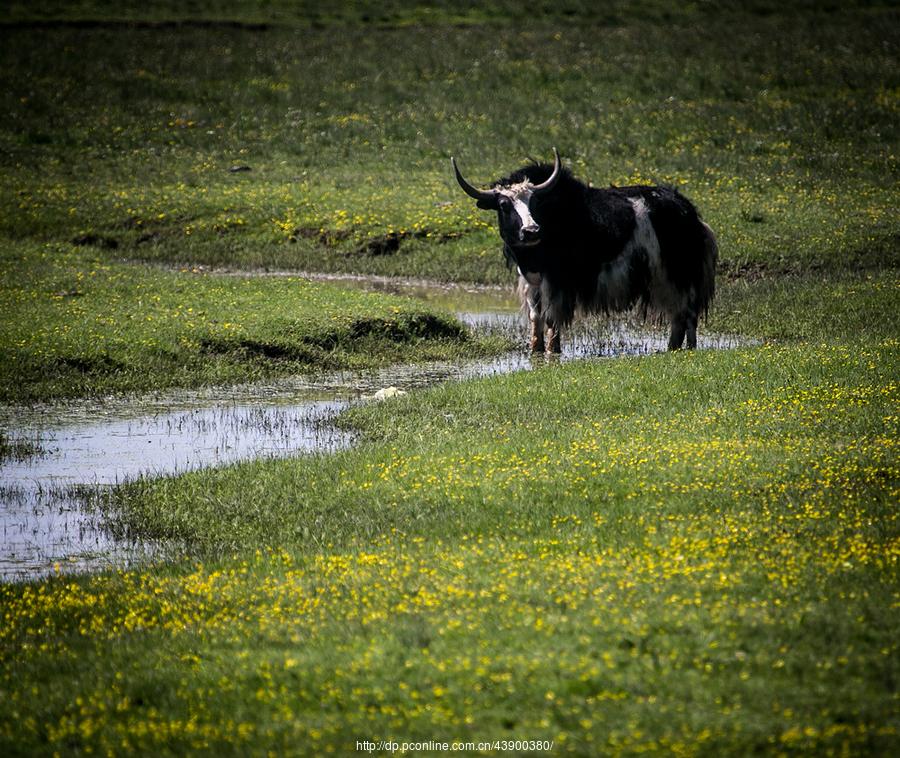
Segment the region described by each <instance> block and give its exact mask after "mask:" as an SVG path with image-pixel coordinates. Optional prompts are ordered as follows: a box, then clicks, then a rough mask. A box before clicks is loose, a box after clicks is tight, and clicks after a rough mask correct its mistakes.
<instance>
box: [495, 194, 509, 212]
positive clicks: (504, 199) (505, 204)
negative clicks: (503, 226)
mask: <svg viewBox="0 0 900 758" xmlns="http://www.w3.org/2000/svg"><path fill="white" fill-rule="evenodd" d="M498 204H499V206H500V207H501V208H502V209H503V210H505V211H508V210H509V209H510V207H512V203H511V202H510V200H509V198H508V197H501V198H500V201H499V203H498Z"/></svg>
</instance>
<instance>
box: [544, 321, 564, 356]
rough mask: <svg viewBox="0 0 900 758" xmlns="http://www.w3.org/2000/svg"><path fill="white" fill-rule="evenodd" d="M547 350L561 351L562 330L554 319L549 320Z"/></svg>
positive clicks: (551, 351) (549, 351)
mask: <svg viewBox="0 0 900 758" xmlns="http://www.w3.org/2000/svg"><path fill="white" fill-rule="evenodd" d="M547 352H548V353H561V352H562V349H561V347H560V330H559V327H558V326H557V325H556V324H554V323H553V322H552V321H548V322H547Z"/></svg>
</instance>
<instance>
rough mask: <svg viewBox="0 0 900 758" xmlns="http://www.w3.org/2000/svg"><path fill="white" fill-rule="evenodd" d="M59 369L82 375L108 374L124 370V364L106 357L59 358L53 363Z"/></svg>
mask: <svg viewBox="0 0 900 758" xmlns="http://www.w3.org/2000/svg"><path fill="white" fill-rule="evenodd" d="M53 363H54V365H55V366H56V367H57V368H60V369H69V370H71V371H78V372H79V373H82V374H109V373H112V372H114V371H120V370H121V369H123V368H125V364H124V363H122V362H121V361H117V360H115V359H114V358H110V357H109V356H108V355H97V356H87V357H85V356H72V357H69V356H61V357H59V358H56V359H55V360H54V361H53Z"/></svg>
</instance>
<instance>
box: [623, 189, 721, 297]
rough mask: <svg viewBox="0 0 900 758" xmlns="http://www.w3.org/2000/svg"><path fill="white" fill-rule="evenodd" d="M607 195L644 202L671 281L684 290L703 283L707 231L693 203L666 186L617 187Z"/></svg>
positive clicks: (664, 266) (667, 275)
mask: <svg viewBox="0 0 900 758" xmlns="http://www.w3.org/2000/svg"><path fill="white" fill-rule="evenodd" d="M606 192H621V193H622V194H624V195H625V196H626V197H628V198H641V199H643V201H644V203H645V205H646V206H647V210H648V211H649V216H650V222H651V223H652V224H653V231H654V232H655V234H656V238H657V240H658V241H659V248H660V258H661V259H662V265H663V268H664V270H665V273H666V278H667V279H668V280H669V281H670V282H672V283H673V284H674V285H675V286H676V287H677V288H678V289H680V290H683V291H687V290H689V289H690V288H691V287H692V286H696V285H698V284H699V283H701V282H704V279H705V276H704V264H705V258H706V232H705V230H704V228H703V224H702V223H701V220H700V214H699V213H698V212H697V209H696V208H695V207H694V204H693V203H692V202H691V201H690V200H688V199H687V198H686V197H685V196H684V195H682V194H681V193H680V192H679V191H678V190H677V189H676V188H675V187H670V186H667V185H659V186H643V185H641V186H633V187H615V188H610V190H606Z"/></svg>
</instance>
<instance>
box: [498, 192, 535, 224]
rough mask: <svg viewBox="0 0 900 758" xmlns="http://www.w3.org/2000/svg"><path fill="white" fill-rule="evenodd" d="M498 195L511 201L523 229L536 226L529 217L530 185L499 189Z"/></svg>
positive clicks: (530, 216)
mask: <svg viewBox="0 0 900 758" xmlns="http://www.w3.org/2000/svg"><path fill="white" fill-rule="evenodd" d="M500 194H501V195H503V196H504V197H508V198H509V199H510V200H512V204H513V208H514V209H515V211H516V213H518V214H519V220H520V221H521V222H522V226H523V227H526V226H537V224H536V223H535V221H534V218H533V217H532V215H531V209H530V208H529V207H528V203H529V202H530V201H531V194H532V192H531V185H530V184H527V183H526V184H514V185H512V186H511V187H505V188H503V189H501V190H500Z"/></svg>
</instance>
